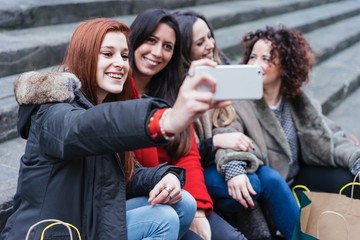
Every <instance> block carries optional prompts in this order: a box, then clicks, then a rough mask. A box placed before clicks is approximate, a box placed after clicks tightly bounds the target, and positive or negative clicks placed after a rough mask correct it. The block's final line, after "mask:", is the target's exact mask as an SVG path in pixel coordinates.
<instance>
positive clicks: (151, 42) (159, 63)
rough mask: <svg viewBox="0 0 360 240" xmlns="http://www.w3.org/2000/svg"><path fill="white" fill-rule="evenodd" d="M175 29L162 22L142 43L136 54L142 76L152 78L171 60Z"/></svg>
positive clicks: (139, 74) (137, 70) (137, 72)
mask: <svg viewBox="0 0 360 240" xmlns="http://www.w3.org/2000/svg"><path fill="white" fill-rule="evenodd" d="M175 42H176V37H175V32H174V30H173V29H172V28H171V27H170V26H168V25H167V24H165V23H160V24H159V25H158V27H157V28H156V29H155V31H154V32H153V33H152V34H151V35H150V36H149V37H148V38H147V39H146V40H145V41H144V43H143V44H141V45H140V46H139V47H138V48H137V49H136V50H135V54H134V58H135V65H136V68H137V69H136V72H134V74H136V75H138V76H141V77H142V78H148V79H149V80H150V79H151V77H152V76H154V75H156V74H157V73H159V72H160V71H161V70H163V69H164V68H165V67H166V66H167V64H168V63H169V62H170V60H171V58H172V56H173V53H174V47H175Z"/></svg>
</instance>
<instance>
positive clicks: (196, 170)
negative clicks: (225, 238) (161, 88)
mask: <svg viewBox="0 0 360 240" xmlns="http://www.w3.org/2000/svg"><path fill="white" fill-rule="evenodd" d="M131 80H132V83H133V86H134V85H135V84H134V82H133V81H134V80H133V79H131ZM133 89H135V87H134V88H133ZM134 98H139V97H138V93H137V92H136V90H134ZM191 137H192V139H191V142H192V145H191V149H190V151H189V153H188V154H187V155H185V156H183V157H181V158H180V159H178V160H177V161H175V163H174V162H171V159H170V157H169V155H168V153H167V152H166V150H165V149H164V148H163V147H157V148H156V147H152V148H144V149H138V150H135V151H134V152H135V158H136V159H137V160H138V161H139V163H140V164H142V165H143V166H145V167H154V166H157V165H159V164H162V163H169V164H172V165H175V166H178V167H182V168H184V169H185V170H186V183H185V186H184V189H185V190H186V191H188V192H189V193H190V194H191V195H192V196H193V197H194V198H195V200H196V203H197V208H198V209H203V210H205V212H206V215H209V214H210V213H211V212H212V210H213V202H212V200H211V197H210V195H209V193H208V191H207V189H206V186H205V180H204V170H203V168H202V166H201V163H200V154H199V150H198V147H197V144H196V139H195V133H194V130H192V135H191Z"/></svg>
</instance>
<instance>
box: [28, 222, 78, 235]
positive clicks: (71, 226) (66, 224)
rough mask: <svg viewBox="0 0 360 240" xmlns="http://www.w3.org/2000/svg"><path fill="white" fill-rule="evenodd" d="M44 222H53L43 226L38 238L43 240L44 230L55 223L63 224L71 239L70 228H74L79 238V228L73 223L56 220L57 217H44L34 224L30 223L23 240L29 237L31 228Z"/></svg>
mask: <svg viewBox="0 0 360 240" xmlns="http://www.w3.org/2000/svg"><path fill="white" fill-rule="evenodd" d="M46 222H53V223H52V224H50V225H48V226H46V227H45V228H44V230H43V231H42V233H41V238H40V240H44V236H45V232H46V231H47V230H49V229H50V228H51V227H53V226H55V225H59V224H61V225H63V226H65V227H66V228H67V230H68V231H69V236H70V240H73V235H72V231H71V228H73V229H75V231H76V233H77V235H78V238H79V240H81V235H80V232H79V230H78V229H77V228H76V227H75V226H74V225H72V224H70V223H67V222H63V221H61V220H58V219H44V220H41V221H38V222H36V223H35V224H33V225H31V226H30V228H29V230H28V232H27V234H26V237H25V240H28V239H29V236H30V233H31V232H32V230H33V229H34V228H35V227H36V226H37V225H39V224H42V223H46Z"/></svg>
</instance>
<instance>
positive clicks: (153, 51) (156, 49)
mask: <svg viewBox="0 0 360 240" xmlns="http://www.w3.org/2000/svg"><path fill="white" fill-rule="evenodd" d="M161 53H162V46H161V44H155V45H154V46H153V47H152V48H151V54H152V55H154V56H155V57H158V58H159V57H161Z"/></svg>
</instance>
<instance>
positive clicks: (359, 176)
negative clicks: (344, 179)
mask: <svg viewBox="0 0 360 240" xmlns="http://www.w3.org/2000/svg"><path fill="white" fill-rule="evenodd" d="M357 178H359V182H356V179H357ZM355 185H356V186H360V171H359V172H358V173H357V174H356V175H355V177H354V180H353V181H352V182H350V183H347V184H345V185H344V186H343V187H342V188H341V189H340V191H339V194H340V195H342V192H343V191H344V189H345V188H347V187H349V186H351V198H354V186H355Z"/></svg>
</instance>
